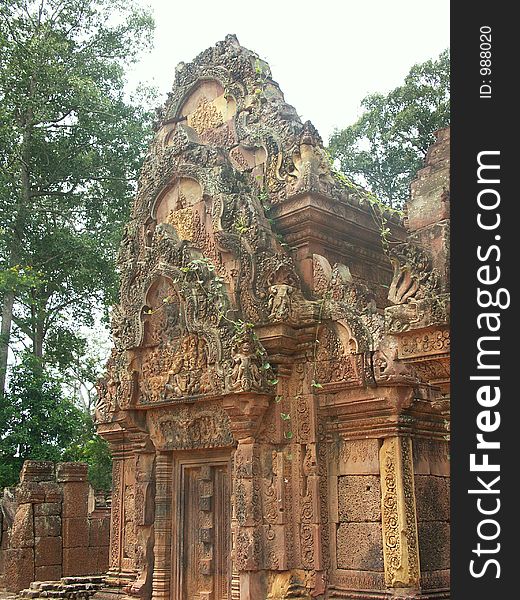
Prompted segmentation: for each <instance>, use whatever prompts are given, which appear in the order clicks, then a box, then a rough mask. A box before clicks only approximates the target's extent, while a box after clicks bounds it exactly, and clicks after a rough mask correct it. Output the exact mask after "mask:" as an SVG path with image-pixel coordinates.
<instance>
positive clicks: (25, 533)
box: [10, 504, 34, 548]
mask: <svg viewBox="0 0 520 600" xmlns="http://www.w3.org/2000/svg"><path fill="white" fill-rule="evenodd" d="M10 540H11V541H10V546H11V548H29V547H31V546H34V532H33V509H32V505H31V504H20V505H19V506H18V507H17V509H16V512H15V515H14V520H13V527H12V529H11V538H10Z"/></svg>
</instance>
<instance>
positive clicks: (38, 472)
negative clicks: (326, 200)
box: [20, 460, 54, 483]
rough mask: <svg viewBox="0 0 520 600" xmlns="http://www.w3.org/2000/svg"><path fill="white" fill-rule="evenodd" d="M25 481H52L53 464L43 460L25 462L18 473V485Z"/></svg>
mask: <svg viewBox="0 0 520 600" xmlns="http://www.w3.org/2000/svg"><path fill="white" fill-rule="evenodd" d="M26 481H54V463H53V462H51V461H43V460H26V461H25V462H24V463H23V467H22V471H21V473H20V483H24V482H26Z"/></svg>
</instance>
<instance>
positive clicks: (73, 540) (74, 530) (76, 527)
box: [63, 517, 89, 548]
mask: <svg viewBox="0 0 520 600" xmlns="http://www.w3.org/2000/svg"><path fill="white" fill-rule="evenodd" d="M88 545H89V523H88V519H87V517H71V518H66V519H63V547H64V548H80V547H86V546H88Z"/></svg>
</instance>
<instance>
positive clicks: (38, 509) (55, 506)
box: [33, 502, 61, 517]
mask: <svg viewBox="0 0 520 600" xmlns="http://www.w3.org/2000/svg"><path fill="white" fill-rule="evenodd" d="M33 510H34V516H35V517H47V516H50V515H60V514H61V502H42V504H35V505H34V507H33Z"/></svg>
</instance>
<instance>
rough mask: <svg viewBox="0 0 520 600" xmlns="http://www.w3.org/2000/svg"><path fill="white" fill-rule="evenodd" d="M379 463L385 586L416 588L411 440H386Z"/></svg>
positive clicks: (416, 551)
mask: <svg viewBox="0 0 520 600" xmlns="http://www.w3.org/2000/svg"><path fill="white" fill-rule="evenodd" d="M379 461H380V470H381V514H382V525H383V557H384V564H385V583H386V585H387V586H388V587H392V588H419V583H420V577H421V571H420V566H419V542H418V538H417V517H416V506H415V486H414V476H413V460H412V440H411V439H410V438H409V437H393V438H385V439H384V440H383V444H382V446H381V450H380V453H379Z"/></svg>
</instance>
